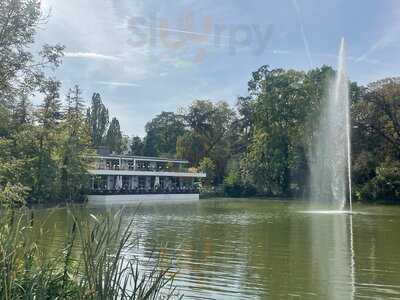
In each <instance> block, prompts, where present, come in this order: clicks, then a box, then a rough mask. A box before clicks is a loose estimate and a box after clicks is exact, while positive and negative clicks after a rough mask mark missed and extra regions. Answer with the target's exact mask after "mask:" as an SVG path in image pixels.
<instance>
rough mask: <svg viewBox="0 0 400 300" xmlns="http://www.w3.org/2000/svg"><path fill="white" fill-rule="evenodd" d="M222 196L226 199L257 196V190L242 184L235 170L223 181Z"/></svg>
mask: <svg viewBox="0 0 400 300" xmlns="http://www.w3.org/2000/svg"><path fill="white" fill-rule="evenodd" d="M223 187H224V194H225V196H228V197H251V196H255V195H256V194H257V189H256V188H255V187H254V186H253V185H252V184H250V183H248V182H243V181H242V180H241V178H240V174H239V172H238V171H237V170H234V169H233V170H231V171H230V172H229V175H228V177H227V178H225V180H224V185H223Z"/></svg>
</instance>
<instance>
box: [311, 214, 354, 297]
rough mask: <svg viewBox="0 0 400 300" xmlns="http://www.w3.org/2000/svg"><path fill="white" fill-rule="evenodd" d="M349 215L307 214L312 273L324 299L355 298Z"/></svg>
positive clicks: (351, 223) (350, 220)
mask: <svg viewBox="0 0 400 300" xmlns="http://www.w3.org/2000/svg"><path fill="white" fill-rule="evenodd" d="M352 218H353V216H352V215H346V214H332V215H326V214H325V215H318V214H314V215H311V217H310V228H311V232H312V239H311V245H312V246H311V252H312V261H313V263H312V265H311V267H312V269H311V274H314V276H315V285H316V286H318V289H319V295H320V296H323V297H324V298H325V299H354V295H355V270H354V268H355V254H354V246H353V219H352Z"/></svg>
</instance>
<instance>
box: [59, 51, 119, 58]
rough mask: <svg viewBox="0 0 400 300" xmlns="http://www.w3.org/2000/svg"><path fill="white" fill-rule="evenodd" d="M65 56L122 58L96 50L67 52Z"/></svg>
mask: <svg viewBox="0 0 400 300" xmlns="http://www.w3.org/2000/svg"><path fill="white" fill-rule="evenodd" d="M64 54H65V57H71V58H85V59H100V60H120V58H119V57H117V56H111V55H104V54H99V53H94V52H65V53H64Z"/></svg>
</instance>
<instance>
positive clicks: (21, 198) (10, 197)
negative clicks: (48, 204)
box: [0, 182, 29, 208]
mask: <svg viewBox="0 0 400 300" xmlns="http://www.w3.org/2000/svg"><path fill="white" fill-rule="evenodd" d="M28 193H29V188H27V187H24V186H23V185H21V184H20V183H17V184H14V185H12V184H11V183H9V182H8V183H7V185H6V186H5V187H4V189H3V190H1V191H0V207H1V208H14V207H21V206H25V204H26V199H27V196H28Z"/></svg>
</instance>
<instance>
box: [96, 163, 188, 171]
mask: <svg viewBox="0 0 400 300" xmlns="http://www.w3.org/2000/svg"><path fill="white" fill-rule="evenodd" d="M94 169H95V170H115V171H147V172H185V173H195V171H196V170H194V169H192V168H182V167H140V166H136V167H134V166H124V165H123V166H116V165H111V166H109V165H104V164H95V165H94Z"/></svg>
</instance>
